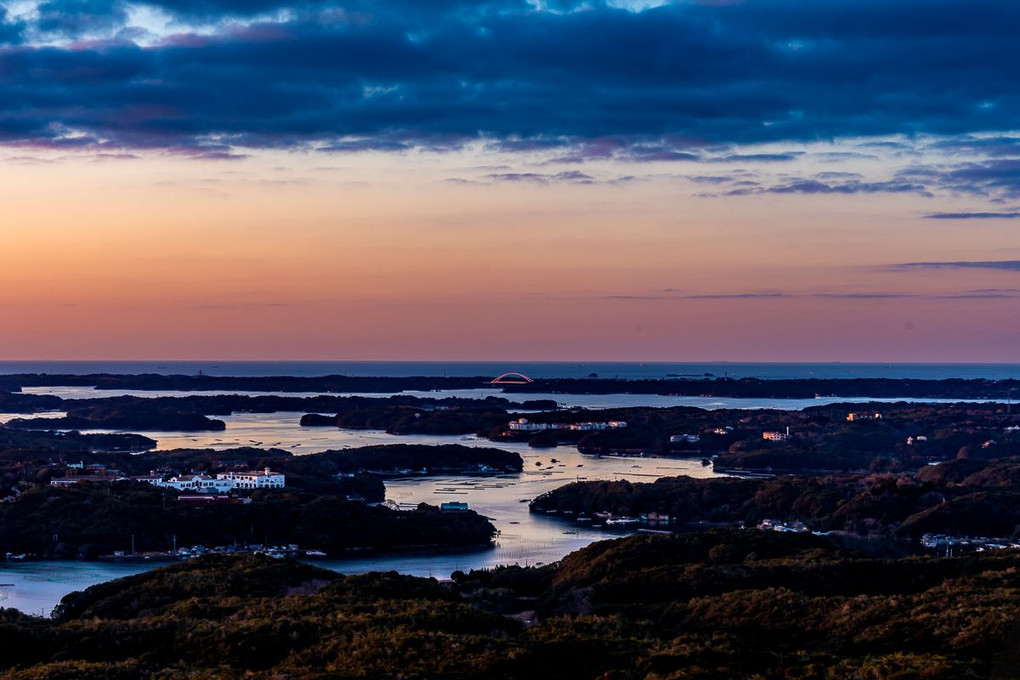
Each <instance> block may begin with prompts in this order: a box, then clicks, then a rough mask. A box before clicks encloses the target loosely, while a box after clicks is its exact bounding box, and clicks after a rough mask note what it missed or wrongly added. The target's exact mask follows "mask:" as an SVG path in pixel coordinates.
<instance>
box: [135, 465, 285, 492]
mask: <svg viewBox="0 0 1020 680" xmlns="http://www.w3.org/2000/svg"><path fill="white" fill-rule="evenodd" d="M137 480H138V481H139V482H146V483H148V484H152V485H153V486H159V487H166V488H171V489H177V490H178V491H197V492H199V493H227V492H228V491H233V490H234V489H282V488H283V487H284V484H285V478H284V475H283V474H282V473H280V472H273V471H272V470H270V469H269V468H265V469H264V470H250V471H248V470H246V471H243V472H221V473H220V474H218V475H216V476H215V477H211V476H209V475H203V474H189V475H175V476H173V477H170V478H168V479H164V478H163V477H158V476H149V477H138V478H137Z"/></svg>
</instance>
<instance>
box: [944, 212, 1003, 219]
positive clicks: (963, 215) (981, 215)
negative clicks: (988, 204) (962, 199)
mask: <svg viewBox="0 0 1020 680" xmlns="http://www.w3.org/2000/svg"><path fill="white" fill-rule="evenodd" d="M924 217H925V219H928V220H1015V219H1020V212H998V213H996V212H942V213H929V214H927V215H925V216H924Z"/></svg>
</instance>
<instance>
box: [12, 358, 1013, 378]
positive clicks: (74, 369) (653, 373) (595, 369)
mask: <svg viewBox="0 0 1020 680" xmlns="http://www.w3.org/2000/svg"><path fill="white" fill-rule="evenodd" d="M199 371H201V372H202V373H204V374H206V375H214V376H238V377H265V376H281V375H285V376H322V375H347V376H374V377H375V376H384V377H406V376H455V377H471V376H493V377H495V376H497V375H500V374H502V373H506V372H508V371H516V372H520V373H523V374H525V375H527V376H530V377H532V378H584V377H588V376H591V375H592V374H594V375H596V376H598V377H599V378H632V379H642V378H705V377H729V378H749V377H750V378H767V379H782V378H922V379H935V380H938V379H945V378H989V379H993V380H1001V379H1004V378H1015V379H1020V364H850V363H729V362H709V363H622V362H584V363H571V362H528V361H522V362H516V363H513V362H484V361H464V362H458V361H436V362H420V361H0V375H6V374H11V373H56V374H71V375H82V374H88V373H120V374H136V373H161V374H165V375H194V374H196V373H198V372H199Z"/></svg>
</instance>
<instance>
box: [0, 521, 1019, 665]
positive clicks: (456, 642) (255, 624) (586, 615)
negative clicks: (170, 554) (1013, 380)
mask: <svg viewBox="0 0 1020 680" xmlns="http://www.w3.org/2000/svg"><path fill="white" fill-rule="evenodd" d="M1018 567H1020V556H1018V555H1016V554H1015V553H1007V554H1001V555H988V554H986V555H981V556H968V557H965V558H952V559H930V558H925V559H917V558H911V559H902V560H879V559H870V558H866V557H863V556H861V555H859V554H855V553H852V552H848V551H846V550H842V549H839V548H837V547H835V546H834V545H833V544H832V543H829V542H828V541H826V540H824V539H820V538H817V537H813V536H802V535H797V536H793V535H777V534H773V533H763V532H757V531H750V530H749V531H721V532H709V533H704V534H697V535H685V536H672V537H667V536H638V537H632V538H629V539H622V540H617V541H605V542H601V543H597V544H594V545H592V546H589V547H588V548H585V549H583V550H581V551H578V552H577V553H574V554H572V555H569V556H568V557H566V558H565V559H564V560H562V561H561V562H560V563H559V564H558V565H555V566H550V567H545V568H541V569H535V568H530V569H525V568H519V567H511V568H501V569H496V570H494V571H487V572H472V573H470V574H456V575H455V583H453V584H448V585H443V584H439V583H437V582H436V581H434V580H431V579H421V578H414V577H408V576H400V575H397V574H395V573H388V574H367V575H362V576H342V575H340V574H337V573H334V572H330V571H326V570H322V569H318V568H315V567H312V566H309V565H305V564H301V563H298V562H292V561H289V560H271V559H268V558H261V559H260V558H245V559H236V558H234V559H232V558H225V557H209V558H203V559H199V560H194V561H192V562H188V563H184V564H178V565H174V566H172V567H167V568H163V569H159V570H155V571H151V572H147V573H144V574H139V575H136V576H131V577H128V578H125V579H119V580H117V581H113V582H110V583H104V584H101V585H98V586H94V587H92V588H89V589H88V590H87V591H85V592H83V593H74V594H71V595H69V596H67V597H66V598H65V599H64V601H63V603H62V604H61V605H60V606H59V607H58V609H57V611H56V612H55V613H54V618H53V619H51V620H44V619H39V618H33V617H28V616H24V615H22V614H19V613H17V612H14V611H12V610H5V611H3V612H2V614H0V643H2V644H3V648H4V650H5V653H4V654H3V656H2V658H0V669H2V671H3V677H6V678H16V679H19V680H29V679H35V678H46V679H47V680H50V679H53V678H58V679H60V678H138V677H195V678H199V677H210V678H211V677H216V678H226V679H228V680H232V679H235V678H237V679H240V678H247V679H251V680H269V679H270V678H281V677H286V678H299V679H304V678H309V679H310V678H327V677H344V678H348V677H371V678H397V677H405V678H410V677H416V678H444V679H451V680H460V679H468V678H472V679H474V678H478V679H482V678H484V679H486V680H488V679H490V678H501V679H518V678H519V679H521V680H530V679H533V678H539V677H541V678H548V679H551V680H567V679H574V678H616V679H629V678H635V679H636V678H670V679H672V680H694V679H699V680H706V679H713V680H722V679H724V678H725V679H731V678H751V677H755V678H799V679H803V680H831V679H832V678H893V677H896V678H926V679H929V680H951V679H953V680H955V679H958V678H971V677H996V678H1007V677H1016V676H1017V670H1018V669H1017V667H1016V665H1015V650H1016V645H1017V641H1018V635H1017V631H1016V622H1015V612H1016V609H1017V607H1018V606H1020V568H1018ZM522 621H525V622H527V623H522Z"/></svg>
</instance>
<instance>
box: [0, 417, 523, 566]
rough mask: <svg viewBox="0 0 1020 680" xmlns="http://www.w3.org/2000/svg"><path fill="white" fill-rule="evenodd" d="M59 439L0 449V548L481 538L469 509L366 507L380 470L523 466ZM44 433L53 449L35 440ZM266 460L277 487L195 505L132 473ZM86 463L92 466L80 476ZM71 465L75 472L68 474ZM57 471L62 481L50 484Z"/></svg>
mask: <svg viewBox="0 0 1020 680" xmlns="http://www.w3.org/2000/svg"><path fill="white" fill-rule="evenodd" d="M0 432H2V430H0ZM64 440H65V437H63V436H61V435H58V434H51V435H50V437H49V440H47V439H46V438H45V437H40V436H37V438H36V439H34V440H32V442H31V443H32V445H33V446H34V447H35V448H27V449H17V448H14V449H11V448H3V449H0V494H2V495H5V496H6V499H5V500H6V501H7V502H4V503H0V554H3V553H4V552H7V553H12V554H28V555H33V556H36V557H61V558H75V559H81V558H85V559H91V558H95V557H99V556H102V555H108V554H112V553H114V552H116V551H121V552H125V551H131V552H134V551H137V552H139V553H144V552H166V551H169V550H171V549H173V548H175V547H177V546H178V545H180V546H186V545H187V546H191V545H202V546H208V547H213V546H234V545H252V544H258V545H288V544H297V545H300V546H301V547H302V548H307V549H314V550H318V551H322V552H325V553H326V554H329V555H333V556H344V555H345V554H347V553H349V552H351V551H353V550H366V549H371V550H378V551H393V550H407V549H412V548H413V549H420V548H447V549H449V548H465V547H484V546H486V545H488V544H489V542H490V540H491V538H492V536H493V534H494V532H495V530H494V528H493V526H492V524H491V523H489V521H488V520H486V519H485V518H483V517H481V516H479V515H477V514H476V513H474V512H472V511H463V512H440V511H439V509H438V508H434V507H429V506H424V505H423V506H420V507H418V508H417V509H413V510H408V511H403V512H398V511H395V510H392V509H390V508H386V507H377V506H374V505H370V504H375V503H379V502H381V501H382V500H383V499H384V493H385V489H384V486H383V480H384V479H386V478H388V477H400V476H406V475H428V474H454V473H455V474H462V475H471V474H474V475H486V474H498V473H507V472H519V471H520V470H521V468H522V466H523V462H522V460H521V457H520V456H519V455H518V454H516V453H512V452H508V451H502V450H498V449H489V448H469V447H465V446H460V445H448V446H420V445H406V444H397V445H391V446H373V447H363V448H359V449H348V450H343V451H326V452H322V453H315V454H309V455H304V456H295V455H293V454H291V453H289V452H286V451H281V450H279V449H270V450H262V449H254V448H247V449H230V450H226V451H213V450H210V449H178V450H174V451H166V452H163V451H160V452H147V453H142V454H129V453H119V452H85V451H81V450H80V449H77V448H72V449H67V448H65V446H64V444H65V441H64ZM48 441H49V442H52V445H53V447H54V448H50V449H46V448H44V447H45V446H46V444H47V443H48ZM72 466H76V467H72ZM263 467H265V468H269V467H271V468H272V469H273V470H274V471H276V472H279V473H281V474H284V475H285V476H286V480H287V485H286V488H284V489H273V490H256V491H253V492H248V493H242V494H237V493H234V494H231V495H230V497H222V498H221V497H217V498H216V499H213V500H210V502H203V503H201V504H199V505H196V504H195V503H194V501H195V500H200V499H195V498H194V496H193V495H192V498H190V499H186V498H183V496H186V495H188V494H186V493H182V492H181V491H178V490H175V489H172V488H156V487H153V486H151V485H149V484H147V483H143V482H137V481H132V477H133V476H136V475H152V474H156V475H157V476H167V477H169V476H170V475H172V474H173V475H186V474H198V473H199V472H201V473H202V474H214V473H219V472H229V471H232V470H248V469H261V468H263ZM89 468H91V469H93V470H97V471H98V472H97V473H96V474H92V475H85V474H84V471H85V470H88V469H89ZM78 469H81V470H82V475H81V476H80V477H76V476H74V473H77V472H78ZM69 474H70V475H71V476H68V475H69ZM54 479H59V480H61V481H63V482H70V484H67V485H62V486H61V487H60V488H55V487H53V486H51V482H52V481H53V480H54ZM76 479H81V480H82V481H81V482H77V483H76V482H75V480H76ZM185 500H190V501H192V502H190V503H185V502H184V501H185Z"/></svg>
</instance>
